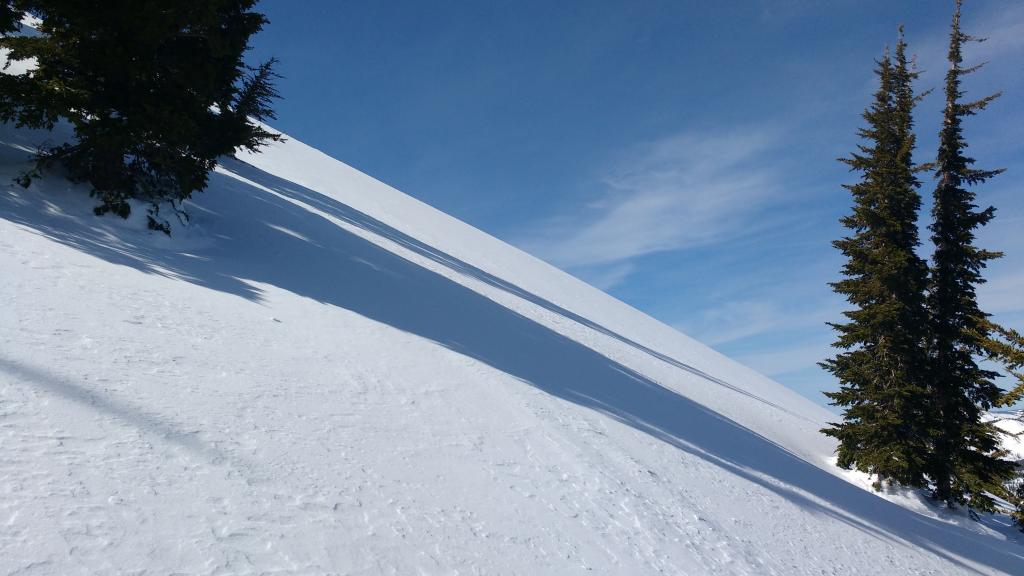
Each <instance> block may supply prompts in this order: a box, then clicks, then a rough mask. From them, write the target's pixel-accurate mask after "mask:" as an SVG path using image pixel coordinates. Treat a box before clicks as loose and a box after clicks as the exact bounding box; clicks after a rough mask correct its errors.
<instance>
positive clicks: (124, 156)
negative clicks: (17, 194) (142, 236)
mask: <svg viewBox="0 0 1024 576" xmlns="http://www.w3.org/2000/svg"><path fill="white" fill-rule="evenodd" d="M11 5H13V6H14V7H15V8H17V9H18V10H19V11H24V12H28V13H31V14H33V15H35V16H38V17H40V18H41V19H42V24H41V26H40V28H39V32H40V34H39V35H38V36H35V37H25V36H9V37H4V38H2V39H0V46H2V47H6V48H9V49H10V50H11V51H12V54H11V56H12V58H16V59H24V58H29V57H34V58H36V59H37V61H38V68H37V69H36V70H35V71H34V72H32V73H31V74H27V75H23V76H18V77H14V76H7V77H4V78H2V79H0V81H2V85H0V88H2V90H3V91H2V93H0V94H2V97H0V118H2V119H3V120H5V121H11V120H14V121H16V122H18V123H19V124H20V125H27V126H32V127H46V128H52V127H53V125H54V123H55V122H57V121H58V120H60V119H66V120H67V121H69V122H70V123H71V124H72V125H73V126H74V129H75V135H76V137H77V141H76V142H73V143H68V144H65V145H62V146H57V147H53V148H50V149H48V150H45V151H43V153H41V154H40V157H39V163H38V167H37V168H38V169H42V168H45V167H47V166H48V165H49V164H52V163H56V162H59V163H60V164H61V165H63V166H64V167H65V168H66V169H67V171H68V173H69V174H70V176H71V177H72V179H74V180H78V181H85V182H89V183H90V184H91V186H92V188H93V194H94V195H95V196H97V197H98V198H99V199H100V205H99V206H98V207H97V208H96V212H97V214H103V213H106V212H113V213H115V214H118V215H120V216H127V215H128V213H129V211H130V206H129V204H128V199H130V198H136V199H141V200H144V201H147V202H149V203H150V205H151V206H152V209H151V210H150V226H151V227H153V228H156V229H161V230H164V231H168V230H169V228H168V224H167V222H166V221H164V220H162V219H161V218H160V217H159V215H158V210H159V206H160V204H161V203H165V202H166V203H169V205H170V206H171V207H172V208H174V210H175V211H179V208H178V207H179V205H180V202H181V201H183V200H186V199H188V198H189V197H190V196H191V194H192V193H193V192H194V191H197V190H202V189H203V188H205V187H206V185H207V178H208V174H209V171H210V170H211V169H213V167H214V166H215V164H216V160H217V158H218V157H220V156H222V155H226V154H231V153H233V152H234V150H235V149H236V148H238V147H242V148H249V149H255V148H256V147H258V146H259V145H260V144H261V143H264V142H266V141H267V140H276V139H279V138H280V136H279V135H277V134H273V133H271V132H269V131H267V130H266V129H265V128H263V127H262V125H261V124H259V123H258V122H254V121H253V120H252V119H255V120H262V119H267V118H272V117H273V112H272V111H271V109H270V101H271V99H273V98H274V97H276V96H277V94H276V92H275V91H274V88H273V85H272V81H273V78H274V74H273V71H272V66H273V63H274V62H273V61H270V62H267V63H265V64H263V65H261V66H259V67H257V68H256V69H250V68H247V67H246V66H245V65H244V62H243V58H242V57H243V55H244V53H245V51H246V50H247V49H248V40H249V37H250V36H251V35H253V34H255V33H256V32H258V31H259V30H260V29H261V28H262V27H263V25H264V24H265V23H266V19H265V18H264V16H263V15H262V14H259V13H256V12H253V11H252V8H253V6H254V5H255V0H176V1H174V2H166V1H163V0H106V1H104V2H81V1H78V0H14V1H13V2H12V3H11ZM179 213H180V212H179Z"/></svg>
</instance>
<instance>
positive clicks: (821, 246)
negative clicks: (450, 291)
mask: <svg viewBox="0 0 1024 576" xmlns="http://www.w3.org/2000/svg"><path fill="white" fill-rule="evenodd" d="M260 9H261V10H262V11H263V12H264V13H266V14H267V16H268V17H269V18H270V20H271V24H270V25H269V26H268V27H267V29H266V30H265V31H264V32H263V33H261V34H260V35H259V36H258V37H257V38H256V39H255V40H254V46H253V57H254V58H266V57H269V56H271V55H275V56H277V57H279V58H280V59H281V65H280V68H279V71H280V73H281V74H282V75H283V76H284V78H283V79H282V80H281V81H280V82H279V88H280V91H281V93H282V95H283V100H281V101H280V102H279V103H278V105H277V109H278V113H279V120H278V121H277V122H276V123H275V125H276V126H277V127H278V128H280V129H281V130H284V131H285V132H288V133H290V134H291V135H293V136H295V137H296V138H299V139H301V140H303V141H305V142H307V143H308V144H310V145H313V146H315V147H317V148H319V149H321V150H323V151H325V152H327V153H328V154H330V155H332V156H334V157H336V158H339V159H341V160H342V161H344V162H346V163H348V164H350V165H352V166H355V167H356V168H358V169H360V170H362V171H364V172H367V173H368V174H370V175H372V176H374V177H376V178H378V179H380V180H383V181H385V182H387V183H389V184H391V185H393V186H395V187H397V188H399V189H401V190H403V191H404V192H406V193H408V194H411V195H413V196H415V197H417V198H419V199H421V200H424V201H426V202H428V203H430V204H432V205H434V206H436V207H438V208H440V209H442V210H444V211H446V212H448V213H450V214H452V215H454V216H456V217H458V218H461V219H463V220H465V221H467V222H469V223H471V224H473V225H475V226H477V227H479V228H481V229H483V230H485V231H487V232H489V233H491V234H493V235H495V236H497V237H499V238H502V239H503V240H506V241H508V242H510V243H512V244H515V245H517V246H520V247H522V248H524V249H526V250H528V251H530V252H532V253H534V254H536V255H538V256H540V257H542V258H544V259H546V260H548V261H550V262H552V263H554V264H556V265H558V266H560V267H562V268H564V269H566V270H567V271H569V272H571V273H573V274H575V275H577V276H579V277H581V278H583V279H584V280H587V281H588V282H590V283H592V284H594V285H596V286H598V287H600V288H603V289H605V290H607V291H608V292H609V293H611V294H612V295H614V296H616V297H618V298H620V299H622V300H624V301H626V302H628V303H630V304H632V305H634V306H636V307H637V308H640V309H642V310H644V311H645V312H647V313H649V314H651V315H653V316H655V317H657V318H659V319H661V320H662V321H664V322H666V323H668V324H671V325H673V326H675V327H678V328H679V329H681V330H682V331H684V332H686V333H688V334H690V335H692V336H694V337H696V338H698V339H701V340H703V341H704V342H706V343H708V344H710V345H712V346H714V347H715V348H717V349H719V350H721V351H722V352H724V353H726V354H728V355H730V356H732V357H734V358H737V359H738V360H740V361H743V362H745V363H747V364H749V365H751V366H752V367H754V368H756V369H758V370H760V371H762V372H764V373H766V374H768V375H770V376H772V377H774V378H775V379H777V380H779V381H780V382H782V383H783V384H786V385H788V386H791V387H792V388H794V389H796V390H798V391H800V392H802V393H804V394H806V395H808V396H809V397H811V398H813V399H814V400H815V401H818V402H822V403H824V401H825V399H824V398H823V397H822V396H821V394H820V391H821V390H823V389H829V388H832V387H834V385H835V384H834V381H833V380H832V378H831V377H830V376H829V375H828V374H826V373H825V372H823V371H822V370H821V369H819V368H818V367H817V366H816V365H815V363H816V362H817V361H819V360H821V359H822V358H824V357H825V356H826V355H828V354H829V345H830V343H831V341H832V333H831V331H830V329H829V328H828V327H827V326H826V325H825V324H824V323H825V322H826V321H828V320H837V319H839V318H840V316H839V314H840V312H841V311H842V310H843V309H844V302H843V300H842V299H840V298H839V297H837V296H835V295H834V294H833V293H832V292H831V291H830V289H829V288H828V286H827V285H826V283H827V282H829V281H831V280H834V279H836V278H837V271H838V270H839V267H840V265H841V263H842V261H841V259H840V257H839V255H838V254H837V253H836V251H835V250H834V249H833V248H832V247H831V245H830V241H831V240H833V239H835V238H837V237H839V236H840V235H841V234H842V233H843V230H842V228H841V227H840V226H839V224H838V221H837V220H838V218H839V217H840V216H841V215H842V214H843V213H845V212H846V211H847V210H848V209H849V204H850V200H849V196H848V193H847V192H846V191H845V190H844V189H843V188H841V186H840V185H841V184H843V183H848V182H851V181H853V179H854V177H855V176H854V175H852V174H849V173H848V172H847V171H846V168H845V167H844V166H842V165H840V164H839V163H838V162H836V161H835V158H837V157H839V156H844V155H846V154H848V153H849V152H850V151H851V150H852V149H853V148H854V146H855V144H856V143H857V138H856V135H855V133H856V129H857V128H858V127H859V126H860V125H861V119H860V113H861V112H862V110H863V108H864V107H865V106H866V105H867V104H868V103H869V102H870V98H871V92H872V91H873V89H874V82H875V79H874V77H873V75H872V73H871V69H872V66H873V61H872V60H873V58H876V57H878V56H879V55H880V54H881V53H882V50H883V49H884V47H885V46H886V45H887V44H892V43H894V42H895V39H896V27H897V25H898V24H900V23H903V24H904V25H905V26H906V27H907V39H908V41H909V43H910V49H911V51H912V52H914V53H916V54H917V55H918V59H919V62H920V66H921V68H922V69H923V70H924V74H923V76H922V78H921V81H920V83H919V88H921V89H926V88H937V87H940V83H941V80H942V74H943V73H944V69H945V64H944V61H943V59H944V56H945V43H946V38H947V36H946V34H947V32H948V25H949V16H950V12H951V9H952V1H951V0H950V1H946V0H928V1H927V2H922V1H920V0H887V1H876V0H835V1H831V2H818V1H813V0H756V1H755V0H742V1H740V0H736V1H722V2H704V1H698V0H692V1H684V0H673V1H657V0H652V1H636V0H633V1H621V2H620V1H612V0H603V1H596V0H594V1H582V0H581V1H575V2H550V1H543V2H534V1H518V2H510V1H501V0H492V1H488V2H471V1H463V2H460V1H440V2H420V1H409V2H405V1H401V2H400V1H394V2H387V1H380V2H377V1H374V2H370V1H363V2H347V1H346V2H338V1H336V0H305V1H303V2H291V1H284V0H264V1H263V2H262V3H261V5H260ZM964 25H965V28H966V30H967V31H968V32H970V33H972V34H975V35H982V36H988V37H989V41H988V42H986V43H984V44H981V45H976V46H972V47H971V48H970V49H969V51H968V53H967V57H968V59H969V60H970V61H971V62H974V61H980V60H989V61H990V64H989V65H988V66H987V67H986V68H985V69H983V70H982V71H981V72H979V73H978V74H976V75H975V76H974V77H972V78H971V80H970V82H969V83H968V85H967V89H968V91H969V95H973V96H982V95H984V94H987V93H988V92H989V91H992V90H994V89H1002V90H1004V91H1005V93H1006V94H1005V96H1004V97H1003V98H1002V99H1000V100H999V101H997V102H996V103H995V104H994V105H993V106H992V108H991V110H990V111H989V112H986V113H983V114H982V115H980V116H978V117H976V118H974V119H971V120H970V124H969V125H968V131H967V136H968V140H969V142H970V144H971V146H972V148H971V151H972V152H973V153H974V154H975V156H976V157H977V158H978V159H979V162H980V163H979V166H983V167H1006V168H1008V169H1009V171H1008V173H1007V174H1006V175H1004V176H1002V177H1000V178H998V179H997V180H994V181H993V182H992V183H990V184H988V185H985V186H983V187H981V188H979V189H978V193H979V195H980V201H981V202H983V203H985V204H986V205H987V204H993V205H995V206H996V207H997V208H998V209H999V212H998V215H997V219H996V221H995V222H994V223H993V224H992V225H990V226H989V227H988V228H987V229H986V230H984V231H983V233H982V234H981V236H980V243H981V244H982V245H984V246H985V247H986V248H990V249H998V250H1004V251H1005V252H1006V253H1007V257H1006V258H1004V259H1003V260H1001V261H999V262H997V263H996V264H994V265H993V266H992V267H991V269H990V271H989V273H988V277H989V278H990V280H991V281H990V283H989V284H988V285H986V286H985V287H983V289H982V292H981V294H982V303H983V306H984V307H985V308H987V309H988V310H989V311H991V312H993V313H995V314H996V318H997V319H998V320H1000V321H1002V322H1004V323H1007V324H1009V325H1012V326H1016V327H1018V328H1022V327H1024V296H1022V295H1024V231H1022V228H1024V186H1022V183H1024V139H1022V138H1021V127H1022V126H1024V2H1016V1H1013V2H1011V1H1007V0H967V2H966V6H965V16H964ZM940 111H941V101H940V99H939V96H938V95H937V94H935V95H932V96H930V97H929V98H927V99H926V100H925V101H924V102H923V104H922V106H921V107H920V109H919V111H918V113H917V124H918V129H919V130H918V131H919V147H918V151H917V158H918V159H919V160H920V161H926V160H927V159H929V158H930V157H931V156H932V155H933V154H934V149H935V144H936V138H935V134H936V133H937V131H938V122H939V117H940ZM924 182H925V185H924V186H923V187H922V190H921V191H922V195H923V196H924V197H925V199H926V206H925V210H924V211H923V212H922V214H923V217H924V218H925V219H927V210H928V206H927V199H928V198H929V197H930V194H931V189H932V181H931V179H930V177H925V179H924ZM924 238H925V239H927V236H924ZM923 251H924V252H927V242H926V243H925V247H924V248H923Z"/></svg>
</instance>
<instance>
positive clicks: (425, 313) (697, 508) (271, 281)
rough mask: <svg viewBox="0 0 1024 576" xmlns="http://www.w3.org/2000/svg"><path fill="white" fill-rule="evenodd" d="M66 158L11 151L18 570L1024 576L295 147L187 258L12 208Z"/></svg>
mask: <svg viewBox="0 0 1024 576" xmlns="http://www.w3.org/2000/svg"><path fill="white" fill-rule="evenodd" d="M62 130H64V132H60V131H58V132H57V133H56V134H50V133H41V132H31V131H27V130H14V129H11V128H4V129H3V131H2V132H0V178H2V179H3V182H4V184H3V186H2V188H0V278H2V280H0V574H19V575H30V574H67V575H73V574H584V573H593V574H673V575H678V574H686V575H702V574H716V575H717V574H751V575H753V574H757V575H762V574H779V575H783V574H784V575H811V574H814V575H821V574H851V575H854V574H856V575H864V574H885V575H893V574H934V575H940V574H941V575H951V574H975V573H980V574H1000V573H1003V574H1024V546H1022V544H1021V540H1020V537H1019V536H1018V535H1017V534H1016V533H1015V532H1014V531H1013V530H1012V529H1011V528H1010V527H1009V526H1008V525H1007V523H1006V520H1005V518H1004V517H1001V516H992V517H986V518H984V519H983V521H982V522H972V521H969V520H967V519H966V518H965V517H962V516H960V515H955V514H947V513H944V512H940V511H937V510H935V509H934V508H932V507H930V505H928V504H926V503H924V501H923V500H921V499H920V497H918V496H915V495H913V494H911V495H906V494H902V495H901V494H897V495H892V496H891V497H890V498H889V499H887V498H884V497H879V496H878V495H876V494H873V493H871V492H869V491H867V490H865V489H863V488H862V487H860V486H859V485H858V483H859V484H863V483H864V479H863V478H858V477H856V475H849V474H845V475H841V474H839V473H838V471H835V470H834V468H833V467H832V466H831V465H830V464H829V458H830V457H831V455H832V453H833V449H834V444H833V443H832V441H831V440H829V439H828V438H826V437H825V436H823V435H822V434H820V433H819V431H818V430H819V429H820V428H822V427H823V426H824V425H825V423H826V421H828V420H831V419H834V418H835V416H833V415H831V414H829V413H828V412H826V411H825V410H824V409H823V408H821V407H819V406H816V405H815V404H813V403H812V402H810V401H808V400H807V399H805V398H803V397H801V396H799V395H798V394H796V393H794V392H792V391H790V390H788V389H786V388H784V387H782V386H780V385H779V384H777V383H775V382H773V381H771V380H769V379H767V378H765V377H764V376H761V375H759V374H757V373H755V372H753V371H752V370H750V369H748V368H746V367H744V366H741V365H739V364H737V363H735V362H733V361H731V360H729V359H728V358H725V357H724V356H722V355H720V354H718V353H716V352H714V351H713V350H711V349H710V348H707V347H705V346H703V345H702V344H700V343H698V342H696V341H695V340H693V339H691V338H688V337H686V336H684V335H683V334H680V333H679V332H677V331H675V330H673V329H671V328H669V327H668V326H666V325H664V324H661V323H660V322H658V321H656V320H654V319H652V318H650V317H648V316H646V315H644V314H642V313H641V312H639V311H637V310H635V309H633V308H631V307H629V306H627V305H625V304H623V303H622V302H619V301H617V300H615V299H614V298H612V297H610V296H608V295H606V294H604V293H602V292H600V291H599V290H597V289H595V288H592V287H590V286H588V285H586V284H584V283H583V282H581V281H579V280H577V279H575V278H573V277H571V276H569V275H568V274H565V273H563V272H561V271H559V270H557V269H555V268H554V267H552V266H550V265H547V264H545V263H543V262H541V261H539V260H537V259H535V258H533V257H531V256H529V255H528V254H525V253H523V252H521V251H519V250H517V249H515V248H513V247H510V246H508V245H506V244H504V243H502V242H501V241H499V240H497V239H495V238H492V237H490V236H488V235H486V234H484V233H482V232H481V231H479V230H477V229H474V228H472V227H471V226H468V225H466V224H464V223H462V222H459V221H457V220H455V219H453V218H451V217H449V216H447V215H445V214H443V213H441V212H439V211H437V210H435V209H433V208H431V207H429V206H427V205H425V204H423V203H421V202H419V201H416V200H414V199H413V198H411V197H409V196H406V195H404V194H402V193H400V192H399V191H397V190H395V189H393V188H390V187H388V186H387V185H385V184H382V183H380V182H378V181H376V180H374V179H372V178H370V177H368V176H366V175H365V174H362V173H360V172H358V171H356V170H354V169H352V168H350V167H348V166H346V165H345V164H342V163H341V162H338V161H336V160H333V159H331V158H329V157H327V156H326V155H324V154H322V153H320V152H318V151H316V150H314V149H312V148H309V147H307V146H305V145H304V144H302V143H301V142H299V141H297V140H295V139H293V138H289V139H288V140H287V142H285V143H282V144H275V145H272V146H270V147H269V148H268V149H266V151H265V152H264V153H263V154H258V155H250V154H241V155H240V157H239V158H238V159H229V160H225V161H224V163H223V165H222V167H221V168H219V169H218V170H217V171H216V173H215V174H213V176H212V182H211V186H210V189H209V190H208V191H207V192H205V193H203V194H201V195H198V196H197V198H196V199H195V201H194V202H192V203H190V204H189V205H188V207H187V208H188V210H189V212H190V213H191V215H192V220H191V222H190V223H189V224H188V225H187V226H181V225H176V226H175V230H174V237H173V238H166V237H164V236H163V235H162V234H160V233H153V232H149V231H147V230H145V226H144V222H143V221H144V216H143V213H144V210H143V208H142V207H140V208H139V209H137V210H136V215H134V216H133V217H132V218H131V219H129V220H127V221H122V220H119V219H116V218H112V217H104V218H97V217H95V216H93V215H92V214H91V212H90V209H91V207H92V205H93V202H94V201H93V200H91V199H89V198H88V197H87V194H86V192H87V190H86V189H85V188H83V187H81V186H77V185H72V184H69V183H68V182H67V181H66V180H63V179H62V178H61V177H60V176H59V175H50V176H48V177H47V178H45V179H43V180H40V181H37V182H36V183H34V184H33V185H32V187H30V188H29V189H27V190H26V189H21V188H20V187H18V186H17V185H15V184H12V183H10V179H11V178H12V177H13V176H15V175H16V174H18V173H19V172H20V171H22V170H23V169H24V168H25V167H26V165H27V161H28V157H29V155H30V153H31V151H32V150H33V149H35V147H36V146H38V145H39V144H41V143H43V142H45V141H48V140H49V141H54V140H57V139H59V138H61V137H67V135H66V129H62ZM707 282H709V283H713V282H714V279H713V278H708V279H707ZM680 297H685V295H680ZM908 502H909V504H910V505H909V506H908V505H906V504H908Z"/></svg>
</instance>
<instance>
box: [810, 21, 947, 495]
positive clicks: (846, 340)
mask: <svg viewBox="0 0 1024 576" xmlns="http://www.w3.org/2000/svg"><path fill="white" fill-rule="evenodd" d="M876 74H877V75H878V78H879V81H880V85H879V88H878V91H877V92H876V93H875V101H874V103H873V104H872V105H871V107H870V108H869V109H868V110H867V111H865V112H864V114H863V117H864V119H865V121H866V122H867V124H868V126H867V127H866V128H863V129H861V130H860V136H861V137H862V138H863V139H864V140H866V141H867V143H866V144H861V145H860V146H859V152H857V153H854V154H853V155H852V156H851V157H850V158H848V159H844V160H843V162H845V163H846V164H848V165H849V166H850V168H851V169H852V170H855V171H858V172H860V173H861V180H860V182H858V183H857V184H854V185H848V186H846V188H847V189H849V190H850V192H851V194H852V195H853V199H854V207H853V213H852V214H850V215H849V216H846V217H844V218H843V219H842V223H843V225H844V226H845V227H846V228H848V229H849V230H851V231H852V234H851V235H850V236H848V237H846V238H843V239H841V240H837V241H836V242H834V245H835V246H836V247H837V248H838V249H839V250H841V251H842V253H843V255H844V256H846V264H845V265H844V267H843V276H844V278H843V279H842V280H840V281H838V282H835V283H833V284H832V286H833V288H834V290H835V291H836V292H838V293H840V294H843V295H844V296H846V298H847V300H848V301H849V302H850V303H851V304H853V305H854V306H855V309H854V310H851V311H848V312H845V313H844V315H845V316H846V317H847V319H848V321H847V322H845V323H842V324H832V326H833V328H834V329H835V330H836V331H837V332H838V333H839V339H838V340H837V342H836V343H835V346H836V347H837V348H840V349H842V350H843V352H841V353H839V354H838V355H837V356H836V357H835V358H832V359H829V360H827V361H825V362H823V363H822V366H823V367H824V368H826V369H827V370H829V371H830V372H832V373H833V374H834V375H835V376H836V377H837V378H838V379H839V381H840V384H841V387H840V390H839V391H838V392H834V393H829V394H828V396H829V397H830V398H831V399H832V403H833V404H834V405H837V406H842V407H843V408H844V411H843V418H844V419H843V422H841V423H834V424H832V426H831V427H830V428H827V429H825V430H824V432H825V433H826V434H828V435H830V436H834V437H835V438H837V439H838V440H839V448H838V457H839V465H840V466H842V467H844V468H856V469H857V470H860V471H863V472H866V473H869V474H874V475H877V478H878V479H877V482H876V484H875V486H876V488H880V487H881V485H882V483H883V482H890V483H893V484H900V485H909V486H923V485H925V483H926V479H925V476H924V474H925V464H926V462H927V460H926V455H927V452H928V434H927V430H926V428H925V427H924V425H923V424H924V422H925V421H924V419H923V414H924V411H925V409H926V406H927V397H926V393H927V383H926V381H925V380H924V375H925V373H926V368H927V365H928V358H927V350H926V347H925V342H926V340H927V333H926V329H927V311H926V308H925V301H924V290H925V286H926V282H927V265H926V263H925V262H924V261H923V260H922V259H921V258H920V257H919V256H918V255H917V254H916V252H915V248H916V247H917V246H918V244H919V240H918V232H917V222H916V220H917V213H918V210H919V209H920V204H921V198H920V196H919V195H918V193H917V188H918V187H919V186H920V184H919V182H918V180H917V177H916V176H915V167H914V165H913V161H912V158H911V156H912V153H913V148H914V142H915V138H914V134H913V115H912V111H913V108H914V105H915V104H916V103H917V101H918V97H916V96H914V94H913V88H912V85H911V84H912V81H913V80H914V79H915V78H916V76H917V73H916V72H914V71H913V70H912V69H911V67H910V65H909V63H908V62H907V57H906V44H905V43H904V42H903V38H902V31H901V34H900V40H899V43H898V44H897V47H896V54H895V58H894V59H893V58H891V57H890V56H889V54H888V53H886V55H885V57H884V58H883V59H882V60H881V61H879V62H878V67H877V69H876Z"/></svg>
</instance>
